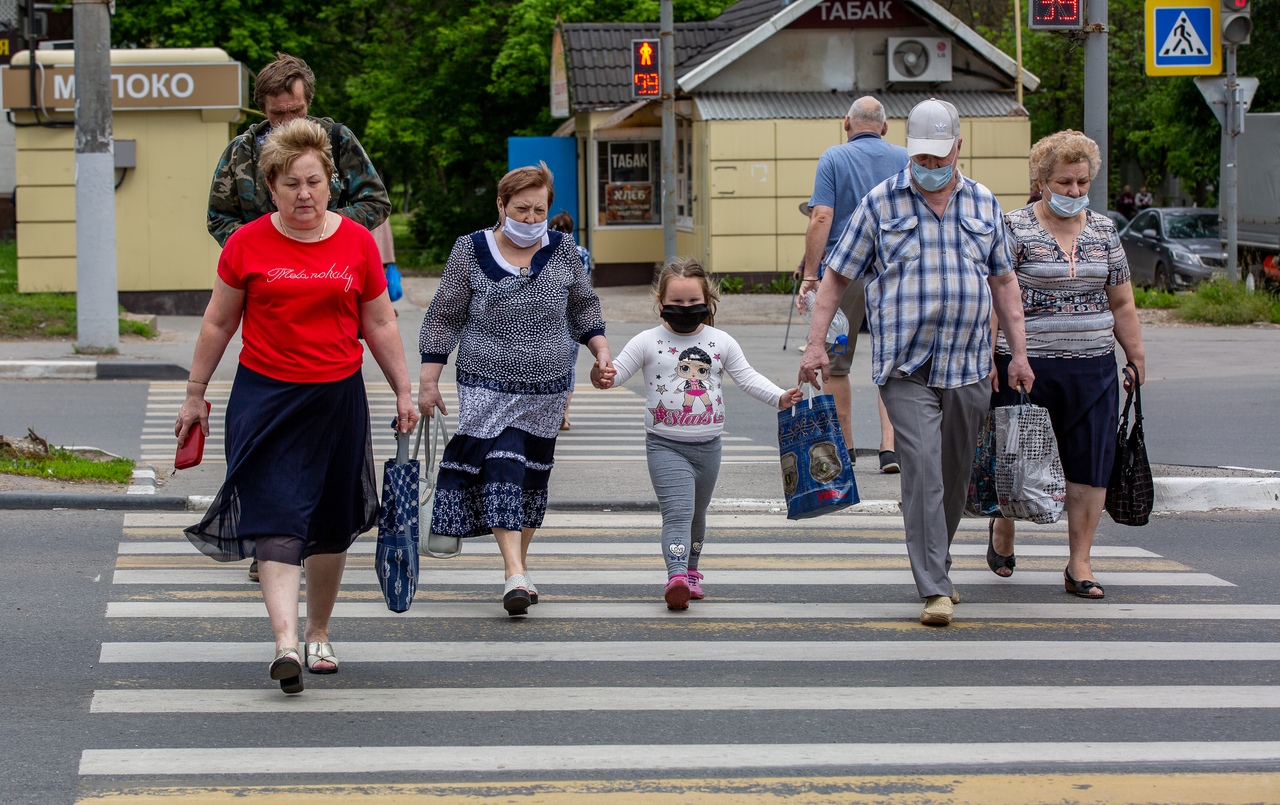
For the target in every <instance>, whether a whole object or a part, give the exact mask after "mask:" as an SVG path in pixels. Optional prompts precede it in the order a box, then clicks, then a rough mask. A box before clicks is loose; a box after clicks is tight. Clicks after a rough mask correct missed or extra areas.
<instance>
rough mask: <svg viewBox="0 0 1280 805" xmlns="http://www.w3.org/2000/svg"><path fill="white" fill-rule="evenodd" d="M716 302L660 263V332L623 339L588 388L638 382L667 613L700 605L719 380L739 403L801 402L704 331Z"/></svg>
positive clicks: (697, 268) (684, 272)
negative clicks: (658, 515)
mask: <svg viewBox="0 0 1280 805" xmlns="http://www.w3.org/2000/svg"><path fill="white" fill-rule="evenodd" d="M718 298H719V295H718V294H717V293H716V289H715V287H714V286H713V285H712V282H711V278H710V277H709V276H708V275H707V272H706V270H704V269H703V267H702V266H701V265H700V264H699V263H698V262H697V261H695V260H692V259H688V258H685V259H680V260H675V261H673V262H671V263H668V264H667V265H666V266H664V267H663V269H662V271H661V272H660V273H659V275H658V284H657V299H658V305H659V306H660V313H661V316H662V319H663V323H662V324H661V325H659V326H657V327H654V328H653V329H651V330H646V331H644V332H643V333H640V334H639V335H637V336H636V337H635V338H633V339H631V341H630V342H628V343H627V346H626V347H625V348H624V349H623V350H622V352H621V353H619V354H618V355H617V357H615V358H614V359H613V369H614V372H612V373H611V372H610V371H609V370H607V369H606V370H601V369H600V368H598V367H596V368H593V369H592V370H591V379H592V381H593V382H597V381H599V382H597V386H599V387H602V388H608V387H609V386H611V385H622V384H623V383H625V382H627V380H628V379H629V378H631V377H632V376H633V375H640V376H641V377H642V378H643V380H644V382H645V391H646V394H647V398H648V400H647V403H646V414H645V430H646V431H647V436H646V439H645V453H646V456H647V458H648V462H649V478H650V479H651V480H652V481H653V491H654V492H655V493H656V494H657V496H658V504H659V506H660V508H661V509H662V555H663V558H664V559H665V560H666V562H667V585H666V588H665V589H664V590H663V598H664V599H665V600H666V602H667V608H668V609H687V608H688V606H689V599H690V598H694V599H698V598H702V597H703V590H702V579H703V576H702V574H701V573H699V572H698V557H699V555H700V554H701V553H702V542H703V536H704V534H705V532H706V524H707V506H708V505H709V504H710V503H711V493H712V492H713V491H714V490H715V486H716V476H717V475H718V474H719V473H720V432H721V431H722V430H723V429H724V397H723V395H722V394H721V390H720V388H721V378H722V376H723V375H724V373H725V372H728V373H729V376H730V377H731V378H733V381H734V382H735V383H737V385H738V387H739V388H741V389H742V390H743V391H745V392H746V393H747V394H748V395H750V396H752V397H754V398H756V399H757V400H760V401H761V402H765V403H768V404H770V405H773V406H776V407H778V408H779V409H787V408H790V407H791V406H793V405H795V404H796V403H797V402H799V401H800V399H801V393H800V391H799V389H795V388H793V389H788V390H786V391H784V390H783V389H782V388H780V387H778V386H776V385H774V384H773V383H771V382H769V380H768V379H767V378H765V377H764V376H763V375H761V374H760V373H759V372H757V371H756V370H755V369H752V368H751V364H749V363H747V359H746V358H745V357H744V356H743V354H742V348H741V347H739V346H738V342H737V341H735V340H734V339H733V337H732V336H730V335H729V334H728V333H726V332H725V331H724V330H718V329H716V328H715V327H712V326H711V324H712V322H713V321H714V317H715V312H716V300H717V299H718Z"/></svg>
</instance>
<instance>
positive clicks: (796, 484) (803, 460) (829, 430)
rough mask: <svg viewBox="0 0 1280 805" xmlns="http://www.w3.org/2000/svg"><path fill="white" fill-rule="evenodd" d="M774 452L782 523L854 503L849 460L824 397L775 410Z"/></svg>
mask: <svg viewBox="0 0 1280 805" xmlns="http://www.w3.org/2000/svg"><path fill="white" fill-rule="evenodd" d="M778 452H779V453H780V455H781V462H782V491H783V492H784V493H785V494H786V496H787V519H788V520H803V519H806V518H808V517H817V516H818V515H820V514H828V513H830V512H834V511H839V510H840V509H844V508H847V507H849V506H852V505H854V504H855V503H857V502H858V485H857V483H856V482H855V481H854V479H853V462H851V461H850V460H849V451H848V450H846V449H845V446H844V433H843V432H842V431H841V430H840V420H839V419H838V418H837V417H836V401H835V398H834V397H832V396H831V395H830V394H820V395H818V396H816V397H815V396H813V389H812V387H810V388H809V390H808V395H807V396H806V397H805V399H803V400H801V401H800V402H799V403H797V404H796V405H795V406H794V407H792V408H790V409H788V410H786V411H779V412H778Z"/></svg>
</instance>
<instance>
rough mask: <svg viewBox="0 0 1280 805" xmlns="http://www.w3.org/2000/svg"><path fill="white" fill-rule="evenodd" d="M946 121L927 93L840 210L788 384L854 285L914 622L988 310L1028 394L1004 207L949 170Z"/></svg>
mask: <svg viewBox="0 0 1280 805" xmlns="http://www.w3.org/2000/svg"><path fill="white" fill-rule="evenodd" d="M960 146H961V138H960V117H959V114H958V113H957V112H956V108H955V106H953V105H952V104H950V103H947V102H946V101H939V100H936V99H932V98H931V99H929V100H927V101H922V102H921V103H919V104H917V105H916V107H915V108H914V109H912V110H911V114H910V116H909V117H908V118H907V152H908V155H909V156H910V158H911V162H910V164H909V165H908V166H907V168H906V170H904V171H902V173H900V174H897V175H896V176H892V177H890V178H889V179H886V180H885V181H884V182H883V183H881V184H880V185H878V186H877V187H876V188H875V189H873V190H872V191H871V192H870V193H868V194H867V196H866V198H864V199H863V201H862V204H861V205H860V206H859V207H858V210H857V211H856V212H855V213H854V214H853V217H852V218H851V219H849V224H848V226H847V227H846V228H845V230H844V234H843V235H841V237H840V241H839V242H838V243H837V244H836V246H835V248H834V249H833V250H832V251H831V254H830V255H829V256H828V260H827V266H828V267H829V268H831V269H833V270H831V271H828V272H826V274H825V275H824V277H823V280H822V284H821V285H820V286H819V289H818V297H817V299H816V301H815V302H814V306H813V314H812V324H811V326H810V328H809V339H808V343H807V344H806V346H805V352H804V358H803V360H802V361H801V364H800V381H801V382H810V383H816V381H817V379H818V377H819V376H821V379H822V380H823V381H826V380H827V378H828V358H827V353H826V348H825V344H824V342H825V340H826V332H827V327H828V326H829V325H830V324H831V319H832V318H833V317H834V316H835V311H836V308H837V306H838V305H839V302H840V298H841V297H842V296H843V295H844V290H845V287H846V286H847V285H848V284H849V282H850V281H851V280H855V279H859V278H864V277H865V278H866V280H867V324H868V328H869V329H870V330H871V342H872V367H871V378H872V380H873V381H874V382H875V383H876V385H878V386H879V387H880V396H881V399H883V400H884V404H885V408H886V409H887V410H888V412H889V420H890V421H891V422H892V423H893V428H894V431H895V432H896V434H897V438H896V443H897V452H898V454H899V456H900V457H901V459H902V514H903V520H904V524H905V527H906V537H907V554H908V556H909V557H910V560H911V572H912V574H913V575H914V576H915V581H916V589H917V590H918V591H919V593H920V597H921V598H923V599H925V606H924V611H923V612H922V613H921V614H920V622H921V623H925V624H934V625H940V626H945V625H946V624H948V623H950V622H951V616H952V612H953V604H955V603H959V599H960V596H959V593H957V592H956V590H955V587H954V586H952V584H951V578H950V569H951V549H950V546H951V538H952V537H953V536H955V531H956V526H958V525H959V523H960V517H961V515H962V514H963V512H964V502H965V496H966V494H967V491H968V485H969V474H970V470H971V469H972V466H973V454H974V448H975V446H976V445H977V442H978V433H979V429H980V428H981V425H982V420H983V416H984V415H985V414H986V412H987V409H988V407H989V404H990V393H991V388H992V385H991V384H992V383H993V382H994V379H993V378H994V368H993V363H992V358H991V340H992V332H991V331H992V325H991V321H992V319H991V309H992V307H993V306H994V307H995V310H996V312H997V313H998V314H999V320H1000V323H1001V327H1002V328H1003V329H1004V333H1005V336H1006V338H1007V339H1008V341H1009V348H1010V350H1011V351H1012V353H1013V361H1012V363H1011V364H1010V365H1009V382H1010V383H1011V384H1012V385H1013V386H1014V387H1015V388H1017V387H1019V386H1021V387H1023V388H1024V389H1026V390H1028V391H1029V390H1030V389H1031V384H1032V382H1033V381H1034V380H1035V376H1034V375H1033V374H1032V372H1031V367H1030V365H1029V364H1028V363H1027V350H1026V338H1025V333H1024V330H1023V318H1022V296H1021V291H1020V290H1019V288H1018V281H1017V278H1016V277H1015V275H1014V273H1013V255H1012V252H1011V250H1010V246H1009V243H1008V240H1007V236H1006V234H1005V226H1004V214H1003V213H1002V212H1001V210H1000V204H999V202H998V201H996V198H995V196H993V195H992V194H991V191H990V190H988V189H987V188H985V187H983V186H982V185H980V184H978V183H977V182H975V181H973V180H972V179H967V178H965V177H963V176H961V175H960V173H959V171H958V170H956V166H955V163H956V159H957V157H958V155H959V153H960Z"/></svg>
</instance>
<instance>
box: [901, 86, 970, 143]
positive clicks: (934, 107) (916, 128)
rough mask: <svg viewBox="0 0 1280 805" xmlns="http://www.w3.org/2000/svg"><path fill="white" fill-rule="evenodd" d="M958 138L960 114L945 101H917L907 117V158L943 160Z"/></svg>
mask: <svg viewBox="0 0 1280 805" xmlns="http://www.w3.org/2000/svg"><path fill="white" fill-rule="evenodd" d="M959 136H960V113H959V112H957V111H956V108H955V107H954V106H952V105H951V104H949V103H947V102H946V101H940V100H938V99H937V98H930V99H929V100H927V101H921V102H920V103H918V104H916V105H915V107H914V108H913V109H912V110H911V114H909V115H907V155H908V156H916V155H917V154H929V155H930V156H935V157H945V156H946V155H947V154H950V153H951V147H952V146H954V145H955V144H956V138H957V137H959Z"/></svg>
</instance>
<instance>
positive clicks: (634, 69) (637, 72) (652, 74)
mask: <svg viewBox="0 0 1280 805" xmlns="http://www.w3.org/2000/svg"><path fill="white" fill-rule="evenodd" d="M658 45H659V42H658V40H657V39H632V40H631V97H632V98H660V97H662V80H661V78H660V77H659V72H658V64H659V59H658Z"/></svg>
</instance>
